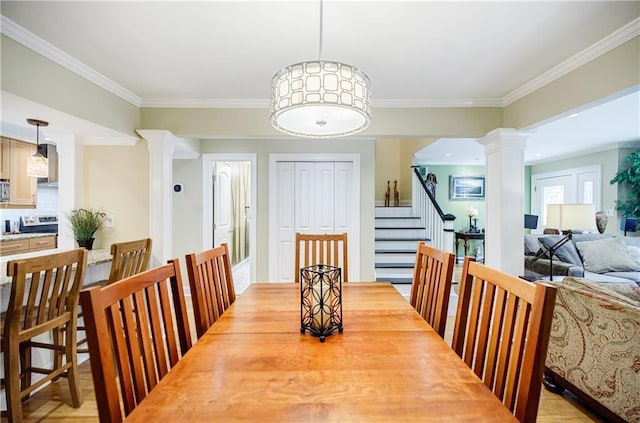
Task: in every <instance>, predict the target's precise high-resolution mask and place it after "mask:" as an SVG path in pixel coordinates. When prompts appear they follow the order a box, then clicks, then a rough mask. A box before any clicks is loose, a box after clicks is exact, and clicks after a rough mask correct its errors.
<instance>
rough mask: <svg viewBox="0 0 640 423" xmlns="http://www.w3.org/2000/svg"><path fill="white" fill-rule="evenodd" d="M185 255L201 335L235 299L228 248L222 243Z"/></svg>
mask: <svg viewBox="0 0 640 423" xmlns="http://www.w3.org/2000/svg"><path fill="white" fill-rule="evenodd" d="M185 258H186V261H187V273H188V275H189V287H190V288H191V301H192V303H193V317H194V320H195V322H196V334H197V335H198V338H200V337H201V336H202V335H204V333H205V332H206V331H207V329H209V327H210V326H211V325H212V324H213V323H214V322H215V321H216V320H218V318H219V317H220V316H221V315H222V313H224V312H225V310H226V309H228V308H229V307H230V306H231V304H233V303H234V302H235V300H236V292H235V288H234V286H233V275H232V273H231V259H230V258H229V247H228V245H227V244H225V243H223V244H221V245H220V246H219V247H215V248H212V249H210V250H207V251H203V252H201V253H198V254H195V253H191V254H188V255H187V256H186V257H185Z"/></svg>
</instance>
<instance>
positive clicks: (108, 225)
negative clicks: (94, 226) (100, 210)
mask: <svg viewBox="0 0 640 423" xmlns="http://www.w3.org/2000/svg"><path fill="white" fill-rule="evenodd" d="M104 227H105V228H113V215H112V214H108V215H107V217H105V219H104Z"/></svg>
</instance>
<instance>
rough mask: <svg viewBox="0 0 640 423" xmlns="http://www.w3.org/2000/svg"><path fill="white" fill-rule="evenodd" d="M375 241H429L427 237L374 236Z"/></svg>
mask: <svg viewBox="0 0 640 423" xmlns="http://www.w3.org/2000/svg"><path fill="white" fill-rule="evenodd" d="M375 240H376V241H431V240H430V239H429V238H413V237H412V238H409V237H407V238H376V239H375Z"/></svg>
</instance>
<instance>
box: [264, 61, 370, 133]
mask: <svg viewBox="0 0 640 423" xmlns="http://www.w3.org/2000/svg"><path fill="white" fill-rule="evenodd" d="M271 94H272V97H271V124H272V125H273V126H274V128H276V129H278V130H279V131H282V132H285V133H287V134H291V135H295V136H298V137H311V138H330V137H342V136H346V135H352V134H356V133H358V132H360V131H362V130H364V129H365V128H366V127H367V126H369V122H370V120H371V100H370V89H369V78H368V77H367V75H365V74H364V73H363V72H361V71H360V70H358V69H357V68H355V67H353V66H350V65H345V64H344V63H338V62H328V61H312V62H302V63H296V64H294V65H291V66H287V67H286V68H284V69H282V70H281V71H280V72H278V73H277V74H276V75H275V76H274V77H273V79H272V80H271Z"/></svg>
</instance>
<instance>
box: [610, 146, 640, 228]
mask: <svg viewBox="0 0 640 423" xmlns="http://www.w3.org/2000/svg"><path fill="white" fill-rule="evenodd" d="M624 161H625V162H626V163H629V167H627V168H625V169H621V170H619V171H618V173H616V176H615V177H614V178H613V179H612V180H611V185H613V184H616V183H617V184H620V187H621V188H622V191H621V193H624V200H617V201H616V210H617V211H619V212H621V213H622V216H623V217H634V218H637V217H640V151H634V152H633V153H631V154H629V155H628V156H627V157H625V158H624ZM618 198H622V196H621V195H618Z"/></svg>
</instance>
